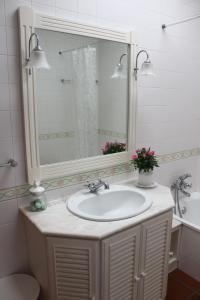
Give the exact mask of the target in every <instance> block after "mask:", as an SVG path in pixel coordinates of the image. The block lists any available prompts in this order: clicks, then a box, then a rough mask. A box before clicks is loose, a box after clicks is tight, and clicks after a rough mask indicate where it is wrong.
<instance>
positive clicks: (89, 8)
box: [78, 0, 97, 16]
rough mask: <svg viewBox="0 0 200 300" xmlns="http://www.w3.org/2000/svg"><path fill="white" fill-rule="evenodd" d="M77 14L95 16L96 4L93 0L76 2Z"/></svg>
mask: <svg viewBox="0 0 200 300" xmlns="http://www.w3.org/2000/svg"><path fill="white" fill-rule="evenodd" d="M78 12H79V13H80V14H87V15H94V16H96V14H97V3H96V1H94V0H78Z"/></svg>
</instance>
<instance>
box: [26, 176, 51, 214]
mask: <svg viewBox="0 0 200 300" xmlns="http://www.w3.org/2000/svg"><path fill="white" fill-rule="evenodd" d="M29 192H30V193H31V199H32V200H31V205H30V209H31V211H42V210H45V209H46V208H47V200H46V195H45V188H44V187H42V186H41V185H40V182H38V181H35V183H34V185H33V186H32V187H31V188H30V189H29Z"/></svg>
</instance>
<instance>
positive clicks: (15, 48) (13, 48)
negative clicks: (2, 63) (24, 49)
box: [6, 27, 19, 55]
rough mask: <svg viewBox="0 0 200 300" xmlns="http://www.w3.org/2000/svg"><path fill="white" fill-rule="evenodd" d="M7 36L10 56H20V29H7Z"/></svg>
mask: <svg viewBox="0 0 200 300" xmlns="http://www.w3.org/2000/svg"><path fill="white" fill-rule="evenodd" d="M6 35H7V48H8V55H18V54H19V32H18V28H13V27H7V28H6Z"/></svg>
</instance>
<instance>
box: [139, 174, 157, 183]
mask: <svg viewBox="0 0 200 300" xmlns="http://www.w3.org/2000/svg"><path fill="white" fill-rule="evenodd" d="M153 183H154V181H153V171H149V172H143V171H141V172H139V176H138V184H139V185H141V186H151V185H152V184H153Z"/></svg>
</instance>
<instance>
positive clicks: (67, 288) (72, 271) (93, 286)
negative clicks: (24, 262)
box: [48, 238, 99, 300]
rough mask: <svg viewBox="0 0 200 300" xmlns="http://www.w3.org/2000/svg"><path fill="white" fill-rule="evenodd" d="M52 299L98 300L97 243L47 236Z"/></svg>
mask: <svg viewBox="0 0 200 300" xmlns="http://www.w3.org/2000/svg"><path fill="white" fill-rule="evenodd" d="M48 254H49V271H50V274H49V275H50V281H51V283H50V286H51V287H52V295H54V296H53V297H52V300H55V299H57V300H91V299H95V300H99V297H98V294H99V282H98V278H99V276H98V273H97V272H99V242H95V241H87V240H75V239H60V238H48Z"/></svg>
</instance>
